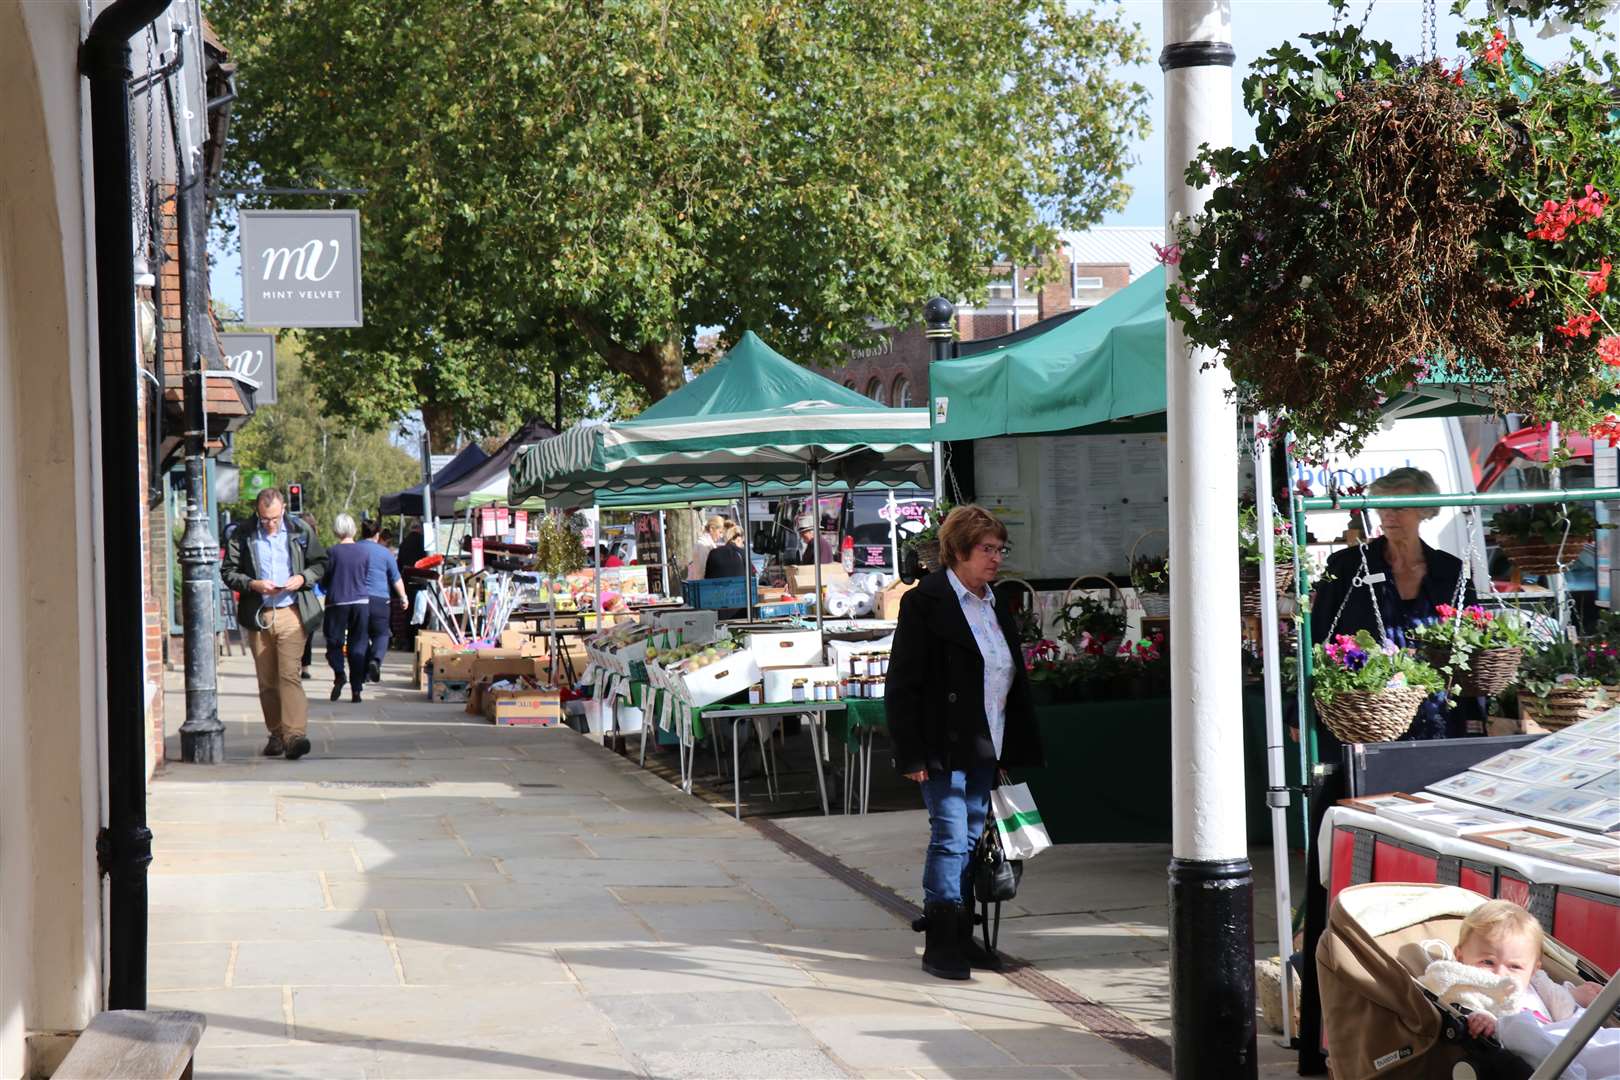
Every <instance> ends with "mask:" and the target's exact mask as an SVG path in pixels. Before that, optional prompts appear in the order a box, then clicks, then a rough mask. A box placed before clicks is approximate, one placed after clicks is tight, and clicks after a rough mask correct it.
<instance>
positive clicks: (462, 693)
mask: <svg viewBox="0 0 1620 1080" xmlns="http://www.w3.org/2000/svg"><path fill="white" fill-rule="evenodd" d="M470 687H471V684H470V683H469V682H468V681H467V680H466V679H440V678H437V677H435V678H434V680H433V689H432V690H430V691H428V697H429V698H431V699H432V700H434V701H439V702H443V703H445V704H447V705H460V704H462V703H463V702H465V701H466V700H467V694H468V691H469V689H470Z"/></svg>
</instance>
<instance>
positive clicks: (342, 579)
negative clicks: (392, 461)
mask: <svg viewBox="0 0 1620 1080" xmlns="http://www.w3.org/2000/svg"><path fill="white" fill-rule="evenodd" d="M332 532H333V533H334V534H336V536H337V538H338V542H337V543H335V544H333V545H332V546H331V548H329V549H328V551H327V568H326V579H325V580H326V625H325V627H324V633H325V635H326V662H327V663H328V664H330V665H331V666H332V674H333V676H334V677H335V679H336V682H334V683H333V685H332V700H333V701H336V700H337V699H338V698H339V697H341V696H342V694H343V684H344V682H345V681H347V682H348V684H349V700H350V701H354V702H358V701H359V700H360V689H361V687H362V686H363V685H364V684H365V678H366V651H367V646H368V645H369V641H368V640H367V637H366V624H367V621H368V619H369V616H370V614H371V597H370V596H369V595H368V594H367V591H366V575H367V572H368V571H369V570H370V567H371V555H370V554H369V553H368V552H367V550H366V547H365V546H362V545H360V544H357V543H355V542H354V534H355V527H354V518H352V517H350V516H349V515H348V514H339V515H338V516H337V518H336V519H335V520H334V521H333V522H332ZM345 645H346V646H347V647H348V678H347V680H345V678H344V646H345Z"/></svg>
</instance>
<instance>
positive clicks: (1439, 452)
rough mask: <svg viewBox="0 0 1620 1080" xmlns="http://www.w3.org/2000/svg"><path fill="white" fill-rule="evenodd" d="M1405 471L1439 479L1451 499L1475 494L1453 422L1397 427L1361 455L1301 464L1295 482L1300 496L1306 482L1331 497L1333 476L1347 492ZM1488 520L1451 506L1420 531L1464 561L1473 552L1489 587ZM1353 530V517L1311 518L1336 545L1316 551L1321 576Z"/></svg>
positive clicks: (1478, 577)
mask: <svg viewBox="0 0 1620 1080" xmlns="http://www.w3.org/2000/svg"><path fill="white" fill-rule="evenodd" d="M1402 468H1415V469H1422V470H1423V471H1425V472H1427V473H1428V474H1429V475H1430V476H1432V477H1434V481H1435V483H1436V484H1438V485H1439V487H1440V490H1441V491H1442V492H1444V493H1446V494H1448V495H1449V494H1456V493H1472V492H1473V491H1474V467H1473V463H1472V461H1471V460H1470V458H1469V452H1468V445H1467V443H1466V441H1465V440H1464V438H1463V432H1462V425H1461V424H1460V423H1459V422H1458V421H1457V420H1456V419H1454V418H1450V417H1445V418H1437V419H1408V420H1396V421H1393V422H1391V423H1388V424H1386V425H1385V426H1384V427H1382V428H1380V429H1379V430H1378V432H1377V433H1376V434H1374V435H1373V436H1372V437H1371V438H1369V439H1368V440H1367V445H1366V446H1365V447H1363V448H1362V450H1361V452H1360V453H1358V454H1354V455H1349V456H1345V457H1340V458H1334V459H1332V460H1330V461H1329V462H1328V463H1327V465H1325V466H1322V465H1307V464H1305V463H1304V462H1298V461H1296V462H1295V463H1294V475H1293V476H1292V477H1291V480H1292V483H1293V486H1294V488H1295V489H1296V490H1298V488H1299V484H1300V482H1301V481H1304V482H1305V483H1306V484H1308V485H1309V486H1310V490H1311V494H1312V495H1327V494H1329V491H1328V478H1329V476H1330V475H1332V476H1334V477H1336V478H1337V485H1338V488H1339V490H1340V491H1341V492H1343V491H1344V490H1345V489H1347V488H1350V487H1353V486H1355V485H1358V484H1359V485H1370V484H1371V483H1372V482H1373V481H1374V480H1376V479H1378V478H1379V477H1380V476H1383V475H1385V474H1386V473H1389V472H1393V471H1394V470H1396V469H1402ZM1376 513H1377V511H1374V514H1375V515H1376ZM1482 514H1483V511H1481V510H1472V511H1470V510H1467V509H1465V508H1462V507H1455V506H1445V507H1441V508H1440V513H1439V514H1437V515H1436V516H1435V517H1433V518H1431V519H1430V520H1428V521H1425V522H1424V523H1423V524H1422V526H1421V527H1420V529H1419V531H1420V532H1421V533H1422V535H1423V539H1424V540H1425V541H1427V542H1428V543H1429V544H1430V545H1431V546H1432V547H1436V548H1439V549H1440V550H1442V551H1449V552H1451V554H1453V555H1455V556H1457V557H1458V558H1463V557H1464V553H1465V552H1468V551H1469V550H1470V548H1471V549H1472V552H1473V563H1474V571H1473V577H1474V581H1475V582H1480V581H1484V580H1485V575H1486V551H1485V528H1484V525H1483V523H1482ZM1349 524H1350V515H1349V514H1348V513H1327V512H1321V513H1312V514H1308V515H1307V516H1306V525H1307V527H1308V528H1309V530H1310V532H1311V534H1312V535H1314V536H1316V537H1317V538H1318V539H1319V540H1323V541H1331V542H1329V543H1325V544H1322V545H1312V548H1311V555H1312V560H1311V561H1312V562H1313V563H1315V564H1316V567H1317V569H1318V571H1320V568H1321V566H1322V564H1323V562H1325V560H1326V558H1327V556H1328V555H1329V554H1331V553H1332V552H1333V551H1336V550H1338V548H1339V547H1340V546H1342V545H1340V544H1339V543H1338V538H1339V537H1340V536H1343V535H1344V531H1345V529H1346V528H1347V527H1348V526H1349ZM1374 525H1376V517H1375V518H1374ZM1476 587H1477V586H1476Z"/></svg>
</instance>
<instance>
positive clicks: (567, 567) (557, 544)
mask: <svg viewBox="0 0 1620 1080" xmlns="http://www.w3.org/2000/svg"><path fill="white" fill-rule="evenodd" d="M534 561H535V565H536V566H537V567H539V569H540V571H541V573H544V574H546V575H548V576H549V577H551V578H559V577H561V576H562V575H564V574H569V573H572V572H573V571H575V570H582V569H584V568H585V543H584V541H583V540H582V539H581V537H580V533H579V531H578V530H577V529H576V528H574V527H573V525H572V523H571V522H570V521H569V519H568V518H567V517H566V516H565V515H564V514H562V513H561V512H559V511H556V510H549V511H546V512H545V513H543V514H541V515H540V520H539V522H538V523H536V525H535V541H534Z"/></svg>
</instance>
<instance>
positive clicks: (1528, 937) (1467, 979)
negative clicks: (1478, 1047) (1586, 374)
mask: <svg viewBox="0 0 1620 1080" xmlns="http://www.w3.org/2000/svg"><path fill="white" fill-rule="evenodd" d="M1545 939H1546V936H1545V934H1544V933H1543V932H1542V929H1541V923H1540V922H1538V921H1537V920H1536V918H1535V916H1533V915H1531V914H1530V912H1528V911H1526V910H1525V909H1524V908H1523V907H1521V906H1520V905H1518V904H1515V903H1514V902H1513V901H1511V900H1489V901H1486V902H1485V903H1483V904H1481V905H1479V906H1478V907H1476V908H1475V909H1474V910H1473V911H1470V912H1469V913H1468V914H1467V915H1465V916H1464V917H1463V920H1462V925H1461V927H1460V928H1459V930H1458V932H1457V949H1456V953H1455V958H1453V955H1452V950H1451V949H1450V948H1449V947H1448V946H1447V945H1446V943H1445V942H1444V941H1440V940H1434V939H1431V940H1427V941H1422V942H1408V943H1407V944H1406V945H1403V946H1402V947H1401V950H1400V953H1399V958H1400V960H1401V961H1402V963H1403V964H1404V965H1405V966H1406V967H1407V968H1408V969H1413V968H1416V967H1418V966H1420V965H1421V966H1422V967H1423V975H1422V976H1421V977H1420V978H1419V980H1418V981H1419V982H1421V983H1422V984H1423V985H1424V987H1426V988H1427V989H1428V990H1430V991H1431V992H1432V993H1433V994H1434V995H1435V997H1436V998H1438V999H1439V1001H1440V1004H1442V1005H1459V1006H1462V1007H1463V1008H1466V1009H1469V1010H1471V1011H1470V1012H1469V1013H1468V1034H1470V1035H1472V1036H1474V1037H1475V1038H1476V1039H1477V1038H1491V1037H1495V1038H1496V1039H1497V1040H1498V1041H1499V1042H1501V1043H1502V1044H1503V1045H1504V1046H1506V1047H1507V1048H1508V1049H1510V1050H1516V1051H1519V1050H1521V1049H1522V1050H1523V1051H1528V1052H1531V1053H1535V1052H1536V1051H1537V1050H1539V1049H1540V1044H1543V1043H1546V1042H1547V1040H1546V1039H1545V1038H1544V1037H1543V1036H1542V1033H1541V1032H1540V1031H1539V1030H1538V1029H1539V1028H1540V1027H1542V1026H1545V1025H1549V1024H1560V1025H1561V1024H1563V1023H1564V1021H1566V1020H1573V1019H1576V1018H1577V1017H1578V1014H1579V1011H1580V1010H1582V1009H1585V1008H1586V1007H1587V1006H1589V1005H1591V1004H1592V1001H1593V1000H1594V999H1595V998H1596V997H1597V996H1598V994H1599V993H1600V992H1601V991H1602V989H1603V987H1602V986H1600V985H1599V984H1597V983H1595V982H1590V981H1586V980H1583V981H1581V982H1579V983H1575V982H1564V983H1557V982H1554V981H1553V980H1552V979H1551V978H1549V977H1548V975H1547V973H1546V972H1545V971H1543V970H1542V967H1541V952H1542V948H1543V945H1544V944H1545ZM1414 953H1415V955H1414ZM1551 1041H1552V1042H1556V1041H1557V1040H1556V1039H1554V1040H1551ZM1548 1048H1549V1049H1550V1046H1549V1047H1548ZM1611 1053H1612V1052H1611Z"/></svg>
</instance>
